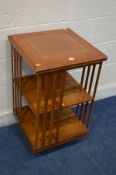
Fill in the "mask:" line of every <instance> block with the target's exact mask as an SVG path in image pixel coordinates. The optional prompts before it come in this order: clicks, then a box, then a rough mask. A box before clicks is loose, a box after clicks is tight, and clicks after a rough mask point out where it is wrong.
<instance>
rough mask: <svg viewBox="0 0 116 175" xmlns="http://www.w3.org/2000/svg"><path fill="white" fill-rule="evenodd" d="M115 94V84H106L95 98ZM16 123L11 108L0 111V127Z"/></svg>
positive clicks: (99, 89) (98, 98)
mask: <svg viewBox="0 0 116 175" xmlns="http://www.w3.org/2000/svg"><path fill="white" fill-rule="evenodd" d="M114 95H116V84H110V85H108V86H104V87H100V88H98V91H97V95H96V100H100V99H104V98H107V97H111V96H114ZM14 123H16V120H15V118H14V116H13V115H12V110H11V109H7V110H5V111H0V127H1V126H7V125H11V124H14Z"/></svg>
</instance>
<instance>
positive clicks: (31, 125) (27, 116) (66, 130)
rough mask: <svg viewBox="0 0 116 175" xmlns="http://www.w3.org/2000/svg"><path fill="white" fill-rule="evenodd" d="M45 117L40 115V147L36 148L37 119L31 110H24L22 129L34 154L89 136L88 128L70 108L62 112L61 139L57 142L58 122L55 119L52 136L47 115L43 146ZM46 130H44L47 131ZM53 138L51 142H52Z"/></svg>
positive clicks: (24, 108) (26, 108) (27, 108)
mask: <svg viewBox="0 0 116 175" xmlns="http://www.w3.org/2000/svg"><path fill="white" fill-rule="evenodd" d="M43 119H44V117H43V115H42V114H41V115H40V125H39V126H40V127H39V131H38V145H37V146H36V147H35V128H36V119H35V118H34V115H33V113H32V112H31V110H30V109H29V107H23V108H22V120H21V123H20V125H21V127H22V129H23V131H24V133H25V134H26V136H27V138H28V140H29V142H30V144H31V146H32V149H33V152H39V151H43V150H46V149H49V148H52V147H54V146H57V145H60V144H63V143H67V142H69V141H71V140H75V139H77V138H80V137H82V136H85V135H87V134H88V130H87V128H86V127H85V126H84V124H83V123H82V122H81V121H80V120H79V119H78V117H77V116H76V115H75V113H74V112H72V110H70V109H69V108H65V109H63V111H62V114H61V117H60V123H59V138H58V140H57V137H56V135H57V134H56V133H57V129H58V128H57V120H56V119H54V122H53V127H52V134H51V135H50V133H51V132H50V131H51V130H50V113H48V115H47V120H46V125H45V128H46V131H45V143H44V145H43V144H42V139H43ZM45 128H44V129H45ZM50 137H51V141H50Z"/></svg>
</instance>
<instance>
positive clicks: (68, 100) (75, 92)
mask: <svg viewBox="0 0 116 175" xmlns="http://www.w3.org/2000/svg"><path fill="white" fill-rule="evenodd" d="M21 83H22V95H23V96H24V97H25V99H26V100H27V102H28V104H29V106H30V108H31V110H32V112H33V113H34V114H36V111H37V102H36V101H37V78H36V75H29V76H25V77H23V78H22V80H21ZM51 83H52V82H51ZM51 98H52V90H51V91H50V92H49V98H48V106H47V111H48V112H49V111H51V108H52V99H51ZM92 99H93V98H92V96H90V94H89V93H87V92H86V91H85V90H84V89H83V88H82V86H81V85H80V84H79V83H78V82H77V81H76V80H75V79H74V78H73V77H72V76H71V75H70V74H69V73H67V72H66V78H65V85H64V96H63V103H62V107H63V108H65V107H69V106H73V105H77V104H80V103H84V102H87V101H91V100H92ZM58 100H59V90H58V89H57V91H56V102H55V110H57V108H58V106H57V103H58ZM43 110H44V84H42V93H41V102H40V113H43Z"/></svg>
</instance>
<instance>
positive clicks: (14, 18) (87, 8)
mask: <svg viewBox="0 0 116 175" xmlns="http://www.w3.org/2000/svg"><path fill="white" fill-rule="evenodd" d="M64 27H70V28H72V29H73V30H74V31H76V32H78V33H79V34H80V35H82V36H83V37H85V38H86V39H87V40H88V41H89V42H91V43H93V44H94V45H95V46H96V47H98V48H99V49H101V50H102V51H103V52H105V53H106V54H107V55H108V57H109V59H108V61H107V62H106V63H104V66H103V70H102V76H101V81H100V84H99V90H98V93H97V98H104V97H108V96H111V95H116V0H22V1H21V0H20V1H19V0H10V1H9V0H0V116H3V114H6V113H7V112H10V111H11V106H12V102H11V101H12V100H11V97H12V95H11V65H10V46H9V43H8V39H7V36H8V35H9V34H13V33H21V32H22V33H24V32H28V31H40V30H47V29H54V28H64ZM74 76H77V72H76V71H75V72H74Z"/></svg>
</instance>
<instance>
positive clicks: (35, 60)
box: [9, 28, 107, 73]
mask: <svg viewBox="0 0 116 175" xmlns="http://www.w3.org/2000/svg"><path fill="white" fill-rule="evenodd" d="M9 40H10V42H11V44H12V45H13V47H14V48H15V49H16V50H17V51H18V53H19V54H20V55H21V56H22V57H23V59H24V60H25V61H26V62H27V64H28V65H29V66H30V67H31V68H32V69H33V70H34V71H35V72H37V73H45V72H51V71H57V70H67V69H72V68H76V67H80V66H84V65H87V64H94V63H97V62H98V63H99V62H101V61H104V60H106V59H107V57H106V55H104V54H103V53H102V52H101V51H99V50H98V49H96V48H95V47H94V46H92V45H91V44H90V43H88V42H87V41H86V40H85V39H83V38H82V37H80V36H79V35H78V34H76V33H75V32H73V31H72V30H71V29H69V28H66V29H57V30H50V31H43V32H33V33H25V34H14V35H10V36H9Z"/></svg>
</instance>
